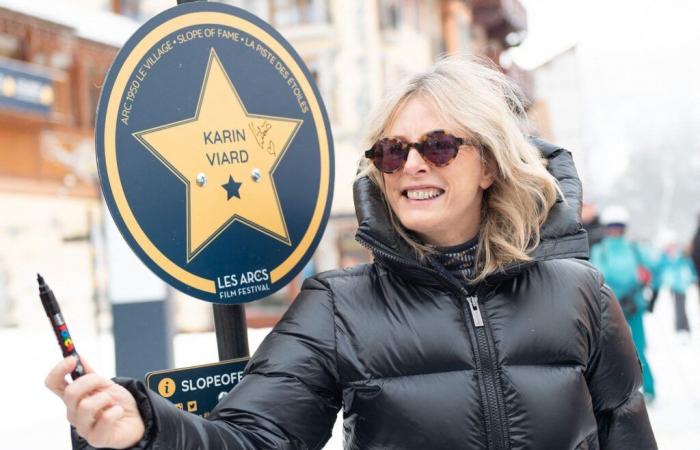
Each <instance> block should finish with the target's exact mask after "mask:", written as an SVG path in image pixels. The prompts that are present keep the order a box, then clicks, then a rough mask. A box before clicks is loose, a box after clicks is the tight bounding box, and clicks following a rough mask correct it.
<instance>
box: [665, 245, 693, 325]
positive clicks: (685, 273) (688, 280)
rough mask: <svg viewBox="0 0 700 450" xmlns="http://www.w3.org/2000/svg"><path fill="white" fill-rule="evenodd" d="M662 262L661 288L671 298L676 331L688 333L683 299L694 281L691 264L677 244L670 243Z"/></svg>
mask: <svg viewBox="0 0 700 450" xmlns="http://www.w3.org/2000/svg"><path fill="white" fill-rule="evenodd" d="M662 260H663V264H662V270H663V272H662V279H663V287H666V288H668V290H669V291H670V293H671V297H672V298H673V306H674V311H675V327H676V331H678V332H685V333H689V332H690V324H689V323H688V315H687V313H686V309H685V297H686V291H687V290H688V288H689V287H690V286H691V285H692V284H693V282H694V281H695V270H694V269H693V263H692V262H691V260H690V258H689V257H688V255H686V254H685V253H684V252H683V249H682V248H681V246H680V245H678V243H672V244H670V245H668V246H667V247H666V248H665V250H664V256H663V259H662Z"/></svg>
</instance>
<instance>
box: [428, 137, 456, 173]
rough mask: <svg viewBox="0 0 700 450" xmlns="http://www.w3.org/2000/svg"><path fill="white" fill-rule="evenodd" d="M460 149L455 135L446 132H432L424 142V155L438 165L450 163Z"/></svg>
mask: <svg viewBox="0 0 700 450" xmlns="http://www.w3.org/2000/svg"><path fill="white" fill-rule="evenodd" d="M458 150H459V147H458V145H457V141H456V140H455V137H454V136H451V135H449V134H445V133H431V134H430V135H428V137H427V139H426V140H425V142H423V157H424V158H425V159H427V160H428V161H430V162H431V163H433V164H435V165H436V166H444V165H447V164H449V163H450V161H452V158H454V157H455V156H456V155H457V151H458Z"/></svg>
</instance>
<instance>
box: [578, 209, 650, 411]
mask: <svg viewBox="0 0 700 450" xmlns="http://www.w3.org/2000/svg"><path fill="white" fill-rule="evenodd" d="M628 221H629V214H628V213H627V210H625V209H624V208H623V207H621V206H610V207H608V208H606V209H605V210H604V211H603V214H602V215H601V222H602V223H603V224H604V225H605V227H606V237H605V238H604V239H603V240H602V241H601V242H600V243H599V244H597V245H595V246H593V248H592V249H591V258H590V260H591V263H592V264H593V265H594V266H596V267H597V268H598V270H600V271H601V272H602V273H603V275H604V276H605V281H606V283H607V284H608V286H610V288H611V289H612V291H613V292H614V293H615V296H616V297H617V298H618V300H619V301H620V305H621V306H622V311H623V313H624V315H625V319H627V323H628V324H629V326H630V329H631V331H632V340H633V341H634V345H635V346H636V347H637V353H638V355H639V360H640V363H641V364H642V372H643V383H642V389H643V391H644V394H645V396H646V399H647V401H648V402H651V401H653V400H654V397H655V396H656V391H655V388H654V377H653V375H652V372H651V367H650V366H649V362H648V361H647V358H646V353H645V351H646V335H645V333H644V322H643V316H644V313H645V311H646V309H647V300H646V299H645V297H644V288H645V286H646V285H648V284H649V283H650V282H651V276H650V272H649V270H648V262H647V261H646V258H645V257H644V255H643V252H642V250H641V249H640V248H639V246H638V245H637V244H636V243H634V242H632V241H630V240H628V239H627V238H626V237H625V232H626V230H627V223H628Z"/></svg>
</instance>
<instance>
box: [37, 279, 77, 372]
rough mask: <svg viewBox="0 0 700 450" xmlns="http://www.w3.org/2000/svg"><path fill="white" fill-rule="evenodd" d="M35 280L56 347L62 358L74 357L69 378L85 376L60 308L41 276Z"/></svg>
mask: <svg viewBox="0 0 700 450" xmlns="http://www.w3.org/2000/svg"><path fill="white" fill-rule="evenodd" d="M36 280H37V281H38V282H39V297H41V304H42V305H44V311H46V315H47V316H48V317H49V320H50V321H51V326H52V327H53V331H54V333H56V339H58V345H59V346H60V347H61V351H62V352H63V356H64V357H65V356H71V355H72V356H75V357H76V359H77V360H78V363H77V364H76V366H75V369H74V370H73V372H71V374H70V376H71V378H72V379H74V380H75V379H76V378H78V377H80V376H83V375H85V368H84V367H83V364H82V363H81V362H80V357H79V356H78V352H76V351H75V345H74V344H73V339H71V337H70V333H69V332H68V325H66V321H65V320H63V314H61V308H59V307H58V302H56V297H55V296H54V295H53V291H52V290H51V288H50V287H49V285H48V284H46V283H44V279H43V278H42V277H41V275H39V274H36Z"/></svg>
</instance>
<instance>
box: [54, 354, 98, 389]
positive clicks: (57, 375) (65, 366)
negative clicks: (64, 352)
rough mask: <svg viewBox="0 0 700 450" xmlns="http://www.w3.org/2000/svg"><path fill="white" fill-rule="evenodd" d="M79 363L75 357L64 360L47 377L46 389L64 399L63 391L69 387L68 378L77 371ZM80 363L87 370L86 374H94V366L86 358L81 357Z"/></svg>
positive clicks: (67, 357)
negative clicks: (76, 367)
mask: <svg viewBox="0 0 700 450" xmlns="http://www.w3.org/2000/svg"><path fill="white" fill-rule="evenodd" d="M77 362H78V360H77V359H76V357H75V356H66V357H65V358H63V359H62V360H61V361H60V362H59V363H58V364H56V365H55V366H54V367H53V369H51V371H50V372H49V374H48V375H47V376H46V379H45V380H44V384H45V385H46V387H47V388H49V390H50V391H51V392H53V393H54V394H56V395H58V396H59V397H61V398H63V391H64V390H65V389H66V387H67V386H68V382H67V381H66V376H67V375H68V374H69V373H71V372H72V371H73V370H74V369H75V366H76V364H77ZM80 362H81V363H82V364H83V367H84V368H85V373H93V372H94V370H93V369H92V366H90V364H89V363H88V362H87V361H86V360H85V359H84V358H82V357H81V358H80Z"/></svg>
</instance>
